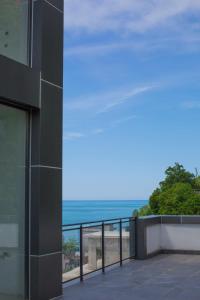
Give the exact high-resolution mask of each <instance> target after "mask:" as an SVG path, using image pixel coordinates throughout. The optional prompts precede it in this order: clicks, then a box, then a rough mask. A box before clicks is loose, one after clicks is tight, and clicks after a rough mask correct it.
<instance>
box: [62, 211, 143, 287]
mask: <svg viewBox="0 0 200 300" xmlns="http://www.w3.org/2000/svg"><path fill="white" fill-rule="evenodd" d="M117 221H118V222H117ZM128 222H130V224H134V230H133V232H132V230H131V229H133V227H130V233H131V234H132V241H133V240H134V254H133V255H132V253H131V252H130V256H129V257H126V258H124V259H123V228H122V224H124V223H128ZM131 222H132V223H131ZM97 223H98V225H94V224H97ZM115 224H119V254H120V256H119V260H118V261H116V262H114V263H112V264H111V265H106V264H105V226H107V225H115ZM86 225H90V226H86ZM75 226H78V227H75ZM98 226H99V227H100V228H101V250H102V254H101V258H102V264H101V267H100V268H98V269H95V270H93V271H91V272H89V273H85V274H84V271H83V266H84V253H83V251H84V250H83V229H87V228H91V227H98ZM130 226H132V225H130ZM62 227H63V229H62V232H63V233H66V232H68V231H74V230H78V231H79V249H80V258H79V260H80V266H79V268H80V276H78V277H76V278H72V279H69V280H67V281H64V282H63V283H65V282H69V281H71V280H75V279H78V278H79V279H80V280H81V281H82V280H83V278H84V276H85V275H88V274H90V273H93V272H97V271H99V270H102V272H103V273H104V272H105V268H107V267H109V266H112V265H115V264H118V263H119V264H120V266H122V264H123V261H125V260H127V259H133V258H135V256H136V248H137V236H136V227H137V217H125V218H115V219H106V220H99V221H93V222H92V221H90V222H84V223H75V224H67V225H63V226H62ZM130 243H131V235H130Z"/></svg>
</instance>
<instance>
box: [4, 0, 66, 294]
mask: <svg viewBox="0 0 200 300" xmlns="http://www.w3.org/2000/svg"><path fill="white" fill-rule="evenodd" d="M62 93H63V0H1V1H0V299H2V300H7V299H9V300H11V299H12V300H16V299H17V300H24V299H31V300H40V299H42V300H46V299H52V298H55V297H58V296H60V295H61V294H62V283H61V282H62V251H61V250H62V235H61V219H62V218H61V216H62V202H61V201H62V186H61V185H62V105H63V103H62Z"/></svg>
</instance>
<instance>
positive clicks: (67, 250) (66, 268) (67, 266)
mask: <svg viewBox="0 0 200 300" xmlns="http://www.w3.org/2000/svg"><path fill="white" fill-rule="evenodd" d="M62 251H63V254H62V255H63V259H62V271H63V282H66V281H69V280H72V279H75V278H78V277H79V276H80V230H79V229H70V230H66V231H63V249H62Z"/></svg>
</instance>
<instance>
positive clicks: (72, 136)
mask: <svg viewBox="0 0 200 300" xmlns="http://www.w3.org/2000/svg"><path fill="white" fill-rule="evenodd" d="M84 137H86V135H85V134H83V133H81V132H66V133H65V134H64V137H63V138H64V140H78V139H81V138H84Z"/></svg>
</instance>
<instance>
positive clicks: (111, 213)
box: [63, 199, 148, 224]
mask: <svg viewBox="0 0 200 300" xmlns="http://www.w3.org/2000/svg"><path fill="white" fill-rule="evenodd" d="M147 203H148V200H142V199H141V200H63V224H74V223H84V222H92V221H101V220H104V219H114V218H124V217H131V216H132V214H133V211H134V210H135V209H140V208H141V207H143V206H144V205H146V204H147Z"/></svg>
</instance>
